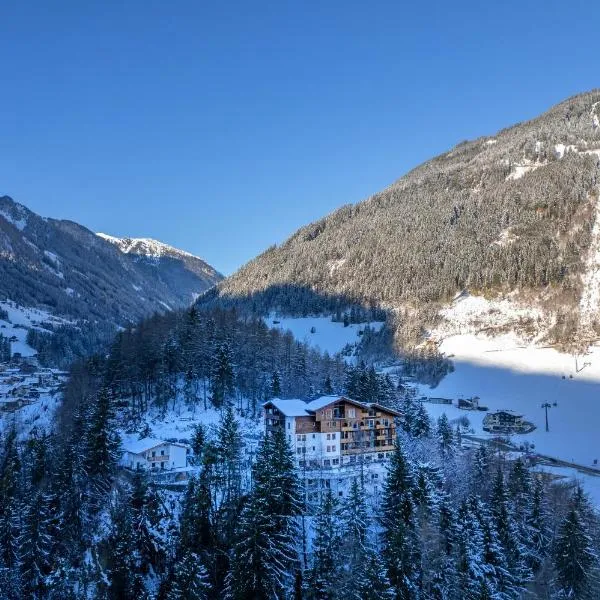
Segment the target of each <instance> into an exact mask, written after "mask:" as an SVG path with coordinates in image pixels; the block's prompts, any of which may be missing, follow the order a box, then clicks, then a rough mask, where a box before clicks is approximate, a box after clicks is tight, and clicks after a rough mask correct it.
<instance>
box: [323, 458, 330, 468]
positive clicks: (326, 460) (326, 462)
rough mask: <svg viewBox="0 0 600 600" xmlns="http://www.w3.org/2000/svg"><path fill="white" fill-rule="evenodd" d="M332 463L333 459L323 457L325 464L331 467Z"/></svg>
mask: <svg viewBox="0 0 600 600" xmlns="http://www.w3.org/2000/svg"><path fill="white" fill-rule="evenodd" d="M330 465H331V461H330V460H329V459H328V458H324V459H323V466H324V467H329V466H330Z"/></svg>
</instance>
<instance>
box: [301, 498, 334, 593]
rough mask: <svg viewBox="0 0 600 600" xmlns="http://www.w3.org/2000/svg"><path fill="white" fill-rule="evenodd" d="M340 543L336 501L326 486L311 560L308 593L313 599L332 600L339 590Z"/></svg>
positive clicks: (316, 523)
mask: <svg viewBox="0 0 600 600" xmlns="http://www.w3.org/2000/svg"><path fill="white" fill-rule="evenodd" d="M340 543H341V528H340V519H339V513H338V503H337V501H336V499H335V498H334V497H333V494H332V492H331V490H328V491H327V493H326V494H325V496H324V498H323V501H322V503H321V506H320V507H319V512H318V513H317V516H316V519H315V539H314V544H313V560H312V569H311V572H310V577H309V589H310V595H309V597H310V598H311V599H313V600H334V599H335V598H337V597H338V594H339V592H340V591H341V590H340V586H339V581H340V577H341V573H342V561H341V552H340Z"/></svg>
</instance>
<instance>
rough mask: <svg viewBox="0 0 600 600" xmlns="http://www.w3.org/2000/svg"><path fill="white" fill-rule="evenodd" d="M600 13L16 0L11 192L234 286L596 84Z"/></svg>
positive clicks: (9, 89)
mask: <svg viewBox="0 0 600 600" xmlns="http://www.w3.org/2000/svg"><path fill="white" fill-rule="evenodd" d="M599 22H600V2H594V1H592V0H589V1H579V0H569V1H568V2H567V1H565V0H561V1H560V2H555V1H554V0H543V1H542V0H540V1H528V0H520V1H518V2H515V1H512V0H509V1H504V2H494V3H492V2H483V1H480V0H479V1H473V2H461V1H453V2H449V1H446V2H436V1H429V2H401V1H400V0H395V1H391V2H379V1H376V0H371V1H369V2H366V1H365V2H354V1H352V0H346V1H343V2H341V1H340V2H338V1H333V0H320V1H318V2H312V1H310V0H304V1H295V2H287V1H285V0H273V1H272V2H261V1H259V0H252V1H251V0H246V1H245V2H226V1H221V2H218V1H216V2H215V1H212V2H211V1H210V0H204V1H203V0H195V1H189V2H186V1H178V0H173V1H172V2H168V1H165V0H158V1H155V0H144V1H134V0H127V1H120V2H116V1H111V0H105V1H100V0H96V1H92V0H89V1H81V0H72V1H70V2H67V1H63V2H61V1H59V0H57V1H53V2H47V1H46V0H39V1H37V2H32V1H27V0H20V1H17V0H7V1H5V2H2V4H1V5H0V85H1V89H0V194H8V195H10V196H12V197H13V198H14V199H15V200H17V201H19V202H22V203H23V204H25V205H27V206H29V207H30V208H31V209H32V210H34V211H36V212H38V213H40V214H42V215H44V216H53V217H59V218H70V219H72V220H75V221H78V222H80V223H81V224H83V225H85V226H87V227H89V228H90V229H93V230H95V231H103V232H106V233H110V234H113V235H118V236H126V235H129V236H136V237H142V236H144V237H155V238H158V239H161V240H163V241H165V242H168V243H171V244H173V245H175V246H178V247H181V248H184V249H186V250H189V251H191V252H194V253H196V254H198V255H200V256H202V257H204V258H206V259H207V260H208V261H209V262H211V263H212V264H213V265H214V266H216V267H217V268H218V269H220V270H221V271H223V272H225V273H230V272H232V271H233V270H235V269H236V268H237V267H238V266H240V265H241V264H243V263H244V262H245V261H247V260H249V259H250V258H252V257H253V256H255V255H256V254H257V253H259V252H260V251H262V250H263V249H265V248H266V247H268V246H269V245H271V244H273V243H278V242H281V241H283V240H284V239H285V238H286V237H287V236H288V235H289V234H290V233H292V232H293V231H294V230H295V229H296V228H298V227H299V226H301V225H303V224H305V223H307V222H309V221H312V220H315V219H317V218H319V217H320V216H322V215H324V214H326V213H329V212H331V211H332V210H333V209H335V208H336V207H338V206H340V205H342V204H345V203H348V202H357V201H359V200H361V199H363V198H364V197H366V196H368V195H369V194H371V193H373V192H376V191H378V190H379V189H381V188H383V187H385V186H386V185H387V184H389V183H391V182H392V181H394V180H395V179H397V178H398V177H400V176H401V175H402V174H403V173H405V172H406V171H407V170H408V169H410V168H411V167H413V166H415V165H417V164H419V163H420V162H422V161H423V160H426V159H427V158H430V157H431V156H433V155H435V154H438V153H440V152H443V151H445V150H447V149H448V148H449V147H450V146H452V145H454V144H456V143H458V142H460V141H462V140H464V139H467V138H473V137H477V136H480V135H484V134H492V133H494V132H495V131H496V130H498V129H500V128H502V127H505V126H508V125H511V124H512V123H514V122H517V121H521V120H525V119H527V118H531V117H533V116H536V115H537V114H538V113H540V112H542V111H544V110H545V109H547V108H549V107H550V106H551V105H553V104H555V103H556V102H558V101H560V100H562V99H564V98H566V97H568V96H570V95H573V94H575V93H578V92H581V91H586V90H589V89H591V88H593V87H598V86H600V63H599V62H598V57H599V56H600V42H599V40H598V23H599Z"/></svg>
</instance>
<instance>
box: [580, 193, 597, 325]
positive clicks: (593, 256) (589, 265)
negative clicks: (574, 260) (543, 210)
mask: <svg viewBox="0 0 600 600" xmlns="http://www.w3.org/2000/svg"><path fill="white" fill-rule="evenodd" d="M582 283H583V292H582V294H581V301H580V311H581V324H582V325H583V326H584V327H587V328H590V327H591V324H592V322H593V321H594V317H595V316H596V315H597V313H598V306H600V202H598V201H596V207H595V210H594V226H593V227H592V239H591V242H590V247H589V250H588V256H587V257H586V260H585V269H584V272H583V277H582Z"/></svg>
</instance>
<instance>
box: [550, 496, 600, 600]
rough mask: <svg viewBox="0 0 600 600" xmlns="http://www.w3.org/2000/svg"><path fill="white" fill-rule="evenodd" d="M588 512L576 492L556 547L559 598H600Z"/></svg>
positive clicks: (556, 586) (596, 560)
mask: <svg viewBox="0 0 600 600" xmlns="http://www.w3.org/2000/svg"><path fill="white" fill-rule="evenodd" d="M588 509H589V506H588V505H587V502H586V501H585V498H584V496H583V494H582V492H581V489H576V490H575V491H574V493H573V497H572V499H571V502H570V506H569V509H568V511H567V514H566V516H565V518H564V519H563V521H562V523H561V524H560V528H559V531H558V537H557V539H556V543H555V547H554V567H555V569H556V581H555V588H556V591H557V597H558V598H565V599H567V598H568V599H573V600H580V599H582V600H583V599H590V600H591V599H592V598H598V592H599V591H600V590H599V588H598V580H597V574H598V565H599V563H598V555H597V554H596V552H595V550H594V547H593V544H592V539H591V536H590V531H589V525H588V523H586V519H585V516H584V515H585V512H586V511H587V510H588Z"/></svg>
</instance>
